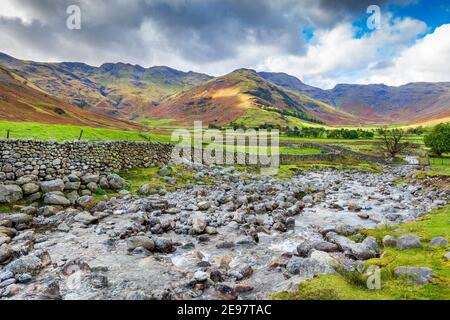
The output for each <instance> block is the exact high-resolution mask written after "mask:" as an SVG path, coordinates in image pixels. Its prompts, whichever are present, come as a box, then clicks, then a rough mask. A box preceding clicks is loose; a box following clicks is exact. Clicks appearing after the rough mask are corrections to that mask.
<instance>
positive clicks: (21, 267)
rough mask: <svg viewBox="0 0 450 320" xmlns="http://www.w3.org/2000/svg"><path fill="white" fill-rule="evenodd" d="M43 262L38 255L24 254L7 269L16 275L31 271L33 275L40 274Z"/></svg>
mask: <svg viewBox="0 0 450 320" xmlns="http://www.w3.org/2000/svg"><path fill="white" fill-rule="evenodd" d="M43 267H44V266H43V264H42V261H41V259H39V258H38V257H37V256H34V255H31V256H23V257H20V258H19V259H17V260H14V261H13V262H11V263H9V264H8V265H7V266H6V267H5V270H6V271H10V272H12V273H14V274H15V275H18V274H23V273H29V274H31V275H36V274H38V273H39V272H40V271H41V270H42V268H43Z"/></svg>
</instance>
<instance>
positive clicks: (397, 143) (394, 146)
mask: <svg viewBox="0 0 450 320" xmlns="http://www.w3.org/2000/svg"><path fill="white" fill-rule="evenodd" d="M378 134H379V135H380V136H381V141H382V146H383V148H384V149H385V151H387V152H388V153H389V155H390V156H391V157H392V158H395V156H396V155H397V154H399V153H401V152H403V151H404V150H405V149H407V148H408V147H409V144H408V143H406V142H402V140H403V138H404V137H405V131H403V130H401V129H393V130H389V129H387V128H380V129H378Z"/></svg>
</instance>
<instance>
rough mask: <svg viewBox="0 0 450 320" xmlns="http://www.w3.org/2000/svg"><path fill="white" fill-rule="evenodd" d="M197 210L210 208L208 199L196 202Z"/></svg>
mask: <svg viewBox="0 0 450 320" xmlns="http://www.w3.org/2000/svg"><path fill="white" fill-rule="evenodd" d="M197 207H198V208H199V210H202V211H206V210H208V209H209V208H211V203H210V202H209V201H202V202H199V203H198V204H197Z"/></svg>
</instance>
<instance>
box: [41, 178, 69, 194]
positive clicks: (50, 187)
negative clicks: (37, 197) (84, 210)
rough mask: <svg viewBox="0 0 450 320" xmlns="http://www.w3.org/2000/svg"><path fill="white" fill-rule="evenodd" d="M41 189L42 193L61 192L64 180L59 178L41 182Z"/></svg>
mask: <svg viewBox="0 0 450 320" xmlns="http://www.w3.org/2000/svg"><path fill="white" fill-rule="evenodd" d="M41 189H42V192H43V193H49V192H56V191H59V192H63V191H64V181H62V180H61V179H56V180H51V181H44V182H41Z"/></svg>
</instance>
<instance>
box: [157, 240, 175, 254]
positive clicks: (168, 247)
mask: <svg viewBox="0 0 450 320" xmlns="http://www.w3.org/2000/svg"><path fill="white" fill-rule="evenodd" d="M153 241H154V242H155V249H156V250H157V251H159V252H162V253H172V252H173V251H175V250H174V247H173V244H172V241H171V240H169V239H165V238H154V239H153Z"/></svg>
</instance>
